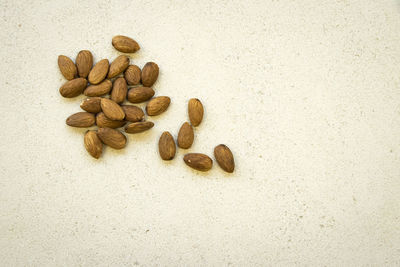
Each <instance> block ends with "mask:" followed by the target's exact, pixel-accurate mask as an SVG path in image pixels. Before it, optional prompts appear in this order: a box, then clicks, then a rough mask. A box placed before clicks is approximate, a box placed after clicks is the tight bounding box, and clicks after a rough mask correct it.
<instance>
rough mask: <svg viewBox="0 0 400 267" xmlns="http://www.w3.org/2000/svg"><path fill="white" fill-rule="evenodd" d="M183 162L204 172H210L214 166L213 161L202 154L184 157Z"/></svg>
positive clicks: (190, 154)
mask: <svg viewBox="0 0 400 267" xmlns="http://www.w3.org/2000/svg"><path fill="white" fill-rule="evenodd" d="M183 160H184V161H185V163H186V165H188V166H189V167H191V168H193V169H195V170H198V171H202V172H204V171H208V170H209V169H211V167H212V165H213V161H212V159H211V158H210V157H209V156H207V155H204V154H201V153H189V154H186V155H185V156H184V157H183Z"/></svg>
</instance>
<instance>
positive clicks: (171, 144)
mask: <svg viewBox="0 0 400 267" xmlns="http://www.w3.org/2000/svg"><path fill="white" fill-rule="evenodd" d="M158 151H159V152H160V156H161V158H162V159H163V160H171V159H173V158H174V157H175V152H176V146H175V141H174V138H173V137H172V135H171V134H170V133H169V132H163V133H162V135H161V137H160V140H159V141H158Z"/></svg>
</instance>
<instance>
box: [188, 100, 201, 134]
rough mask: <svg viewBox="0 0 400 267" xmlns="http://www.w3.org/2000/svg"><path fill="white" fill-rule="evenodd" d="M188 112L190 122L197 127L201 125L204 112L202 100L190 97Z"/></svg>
mask: <svg viewBox="0 0 400 267" xmlns="http://www.w3.org/2000/svg"><path fill="white" fill-rule="evenodd" d="M188 112H189V119H190V123H191V124H192V125H193V126H195V127H196V126H199V124H200V123H201V121H202V120H203V114H204V108H203V104H201V102H200V100H198V99H197V98H192V99H190V100H189V104H188Z"/></svg>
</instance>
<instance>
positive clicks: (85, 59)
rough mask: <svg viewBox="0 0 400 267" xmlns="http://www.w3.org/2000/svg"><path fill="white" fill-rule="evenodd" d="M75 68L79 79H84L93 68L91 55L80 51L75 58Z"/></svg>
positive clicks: (85, 51)
mask: <svg viewBox="0 0 400 267" xmlns="http://www.w3.org/2000/svg"><path fill="white" fill-rule="evenodd" d="M75 61H76V67H77V68H78V73H79V77H82V78H86V77H87V76H88V75H89V72H90V70H91V69H92V67H93V55H92V53H90V51H88V50H82V51H80V52H79V53H78V55H77V56H76V60H75Z"/></svg>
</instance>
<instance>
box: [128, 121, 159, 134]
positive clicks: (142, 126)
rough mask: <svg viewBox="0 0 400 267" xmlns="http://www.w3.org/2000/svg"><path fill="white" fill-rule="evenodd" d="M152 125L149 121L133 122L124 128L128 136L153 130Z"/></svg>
mask: <svg viewBox="0 0 400 267" xmlns="http://www.w3.org/2000/svg"><path fill="white" fill-rule="evenodd" d="M153 126H154V123H153V122H151V121H139V122H133V123H130V124H128V125H127V126H125V132H127V133H130V134H135V133H141V132H144V131H147V130H148V129H151V128H153Z"/></svg>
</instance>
